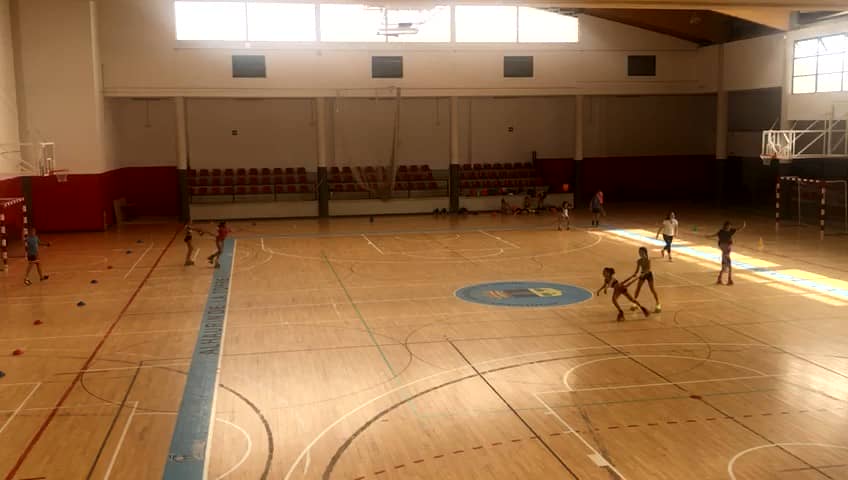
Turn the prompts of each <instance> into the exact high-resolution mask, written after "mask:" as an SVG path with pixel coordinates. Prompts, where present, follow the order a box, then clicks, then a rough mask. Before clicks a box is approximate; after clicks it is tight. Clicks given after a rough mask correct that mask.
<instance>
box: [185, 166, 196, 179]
mask: <svg viewBox="0 0 848 480" xmlns="http://www.w3.org/2000/svg"><path fill="white" fill-rule="evenodd" d="M187 174H188V176H189V178H190V177H196V176H197V170H195V169H193V168H189V169H188V172H187Z"/></svg>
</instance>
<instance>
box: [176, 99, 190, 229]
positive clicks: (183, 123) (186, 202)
mask: <svg viewBox="0 0 848 480" xmlns="http://www.w3.org/2000/svg"><path fill="white" fill-rule="evenodd" d="M174 104H175V106H176V109H175V111H176V114H177V188H178V189H179V190H178V191H179V193H180V195H179V198H180V220H181V221H183V222H187V221H189V220H190V219H191V209H190V203H191V195H190V194H189V187H188V169H189V158H188V119H187V116H186V101H185V97H176V98H174Z"/></svg>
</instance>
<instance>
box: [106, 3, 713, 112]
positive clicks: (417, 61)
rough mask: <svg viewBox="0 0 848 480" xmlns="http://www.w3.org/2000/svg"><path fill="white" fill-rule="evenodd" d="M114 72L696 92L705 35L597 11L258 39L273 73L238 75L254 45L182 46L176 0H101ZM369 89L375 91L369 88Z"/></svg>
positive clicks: (332, 91) (161, 77) (268, 90)
mask: <svg viewBox="0 0 848 480" xmlns="http://www.w3.org/2000/svg"><path fill="white" fill-rule="evenodd" d="M100 10H101V15H100V31H101V37H102V42H101V44H102V47H103V62H104V80H105V89H106V93H107V95H112V96H149V95H184V96H225V97H241V96H257V97H315V96H335V95H337V94H338V93H339V91H340V90H345V91H346V94H347V95H359V96H365V97H368V96H373V89H374V88H382V87H386V86H399V87H401V88H403V89H404V90H405V94H406V95H409V96H443V97H444V96H450V95H519V94H521V95H524V94H533V95H556V94H560V95H562V94H574V93H587V94H600V93H630V94H636V93H684V92H686V93H692V92H701V91H704V87H703V85H702V83H701V79H700V78H699V76H698V68H697V57H698V49H697V47H696V45H694V44H692V43H689V42H686V41H683V40H679V39H675V38H672V37H669V36H665V35H660V34H657V33H653V32H649V31H646V30H641V29H638V28H634V27H629V26H625V25H622V24H618V23H614V22H609V21H606V20H601V19H597V18H593V17H585V16H582V17H581V18H580V42H579V43H576V44H566V45H562V46H549V45H544V46H539V45H536V46H534V45H521V46H518V45H516V46H507V47H502V46H499V47H493V46H491V45H467V44H466V45H427V46H415V45H402V44H397V45H395V44H390V45H384V44H380V45H374V44H370V45H346V44H334V45H327V44H321V45H312V46H307V47H303V46H301V47H296V46H283V47H279V48H275V49H272V50H264V51H263V50H262V49H261V48H252V49H250V50H249V51H250V52H253V53H263V54H265V55H266V56H267V69H268V78H265V79H234V78H232V76H231V59H230V56H231V55H232V54H233V53H238V52H239V51H244V48H240V47H230V48H182V47H184V46H185V45H184V44H179V43H178V42H177V41H176V40H175V33H174V18H173V16H174V13H173V2H172V0H110V1H108V2H102V4H101V5H100ZM398 52H402V55H403V56H404V78H403V79H392V80H385V79H372V78H370V57H371V55H373V54H392V53H394V54H397V53H398ZM504 54H518V55H534V56H535V61H534V64H535V78H533V79H515V78H513V79H505V78H503V71H502V69H503V63H502V57H503V55H504ZM628 54H656V55H657V77H656V78H644V77H642V78H635V79H631V78H628V77H627V75H626V57H627V55H628ZM362 89H365V90H369V89H372V91H371V92H366V91H362Z"/></svg>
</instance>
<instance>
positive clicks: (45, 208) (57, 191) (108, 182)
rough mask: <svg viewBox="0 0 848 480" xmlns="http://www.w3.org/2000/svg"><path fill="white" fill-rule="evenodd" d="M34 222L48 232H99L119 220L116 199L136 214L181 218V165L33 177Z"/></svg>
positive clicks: (40, 228)
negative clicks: (63, 179)
mask: <svg viewBox="0 0 848 480" xmlns="http://www.w3.org/2000/svg"><path fill="white" fill-rule="evenodd" d="M31 180H32V197H33V198H32V221H33V223H34V225H35V226H36V227H37V228H38V229H39V230H41V231H44V232H56V231H69V232H70V231H96V230H103V229H104V228H105V227H106V226H107V225H112V224H114V223H115V212H114V206H113V202H114V201H115V200H118V199H120V198H125V199H126V201H127V203H128V204H131V205H133V212H134V214H135V215H141V216H174V217H176V216H178V215H179V213H180V206H179V191H178V185H177V169H176V167H128V168H121V169H118V170H112V171H109V172H104V173H100V174H81V175H73V174H72V175H68V181H67V182H64V183H60V182H59V181H58V180H57V179H56V177H32V179H31Z"/></svg>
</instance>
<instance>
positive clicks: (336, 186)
mask: <svg viewBox="0 0 848 480" xmlns="http://www.w3.org/2000/svg"><path fill="white" fill-rule="evenodd" d="M292 186H294V185H292ZM330 190H332V191H334V192H341V191H343V190H344V185H342V184H341V183H336V184H333V185H330Z"/></svg>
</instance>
